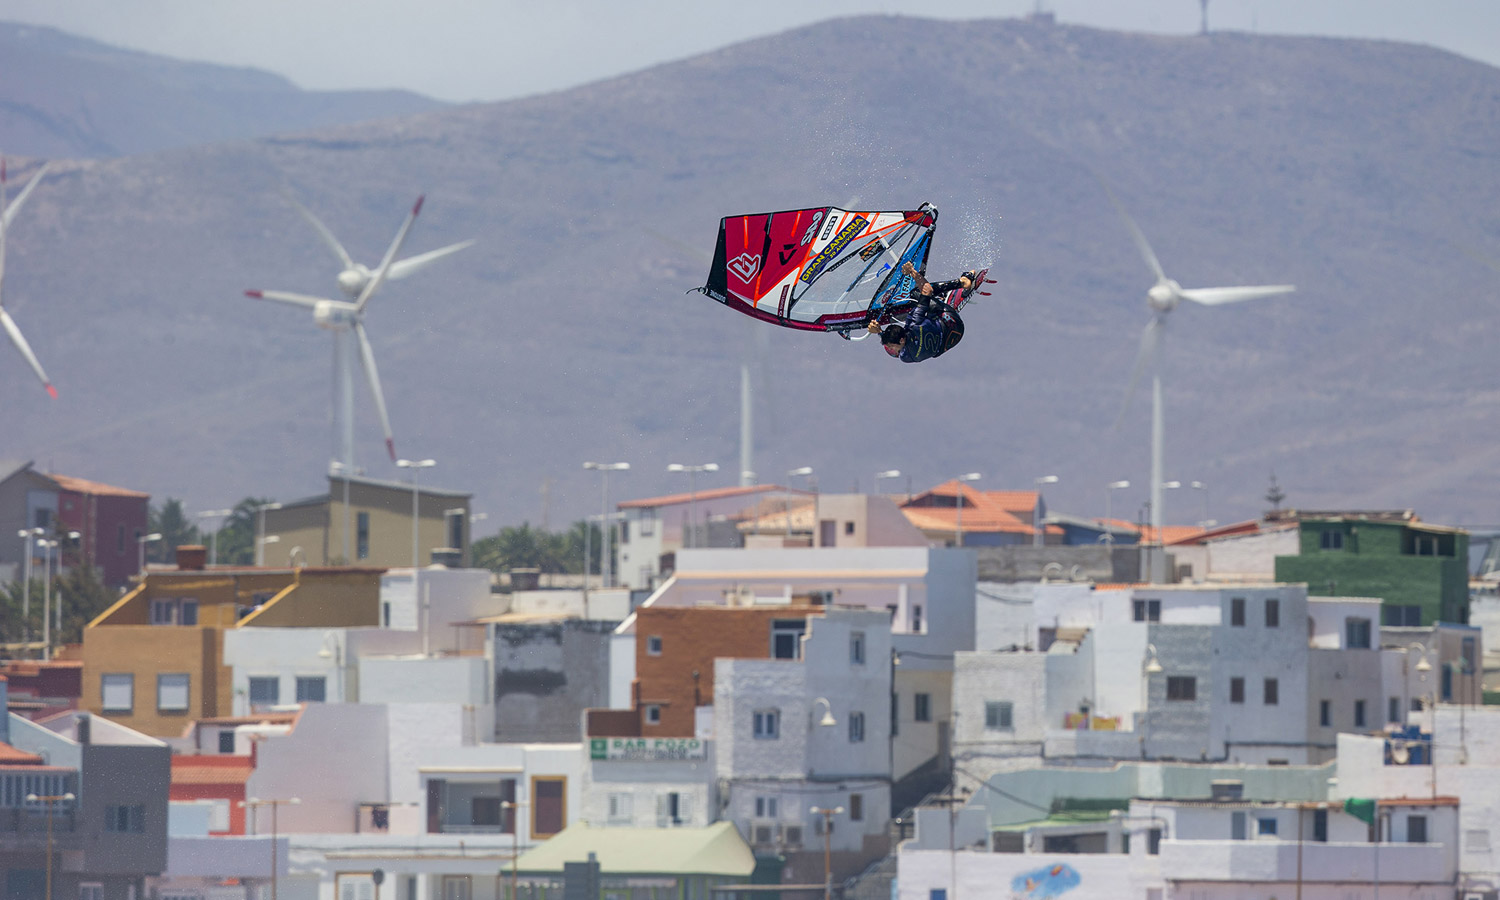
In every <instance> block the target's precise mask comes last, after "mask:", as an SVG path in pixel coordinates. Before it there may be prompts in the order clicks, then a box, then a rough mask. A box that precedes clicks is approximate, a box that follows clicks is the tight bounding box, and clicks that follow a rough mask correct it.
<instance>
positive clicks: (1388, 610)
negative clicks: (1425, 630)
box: [1380, 603, 1422, 627]
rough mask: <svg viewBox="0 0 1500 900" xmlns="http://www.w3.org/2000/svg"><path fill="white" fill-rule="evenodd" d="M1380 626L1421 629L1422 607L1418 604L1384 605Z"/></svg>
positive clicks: (1381, 611) (1382, 606)
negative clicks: (1404, 626)
mask: <svg viewBox="0 0 1500 900" xmlns="http://www.w3.org/2000/svg"><path fill="white" fill-rule="evenodd" d="M1380 624H1382V625H1395V626H1402V625H1409V626H1412V627H1419V626H1421V624H1422V607H1420V606H1418V605H1416V604H1410V605H1403V604H1389V603H1387V604H1382V605H1381V607H1380Z"/></svg>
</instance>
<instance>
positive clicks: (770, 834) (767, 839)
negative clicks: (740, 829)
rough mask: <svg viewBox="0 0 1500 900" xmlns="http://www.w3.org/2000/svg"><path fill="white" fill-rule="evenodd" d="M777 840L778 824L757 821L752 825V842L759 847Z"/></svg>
mask: <svg viewBox="0 0 1500 900" xmlns="http://www.w3.org/2000/svg"><path fill="white" fill-rule="evenodd" d="M775 841H776V826H774V825H772V824H771V823H769V822H757V823H754V824H752V825H751V826H750V843H751V844H754V845H755V846H757V847H768V846H770V845H771V844H773V843H775Z"/></svg>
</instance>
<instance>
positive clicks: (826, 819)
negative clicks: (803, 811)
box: [810, 806, 844, 900]
mask: <svg viewBox="0 0 1500 900" xmlns="http://www.w3.org/2000/svg"><path fill="white" fill-rule="evenodd" d="M843 811H844V808H843V807H842V806H835V807H832V808H829V807H826V806H814V807H813V808H812V809H811V810H810V812H811V813H812V814H813V815H815V816H822V817H823V900H833V817H834V816H836V815H838V814H839V813H841V812H843Z"/></svg>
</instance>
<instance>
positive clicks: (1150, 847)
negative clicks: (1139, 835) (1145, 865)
mask: <svg viewBox="0 0 1500 900" xmlns="http://www.w3.org/2000/svg"><path fill="white" fill-rule="evenodd" d="M1146 852H1147V853H1149V854H1151V855H1152V856H1157V855H1159V854H1160V853H1161V829H1160V828H1153V829H1151V830H1150V831H1148V832H1146Z"/></svg>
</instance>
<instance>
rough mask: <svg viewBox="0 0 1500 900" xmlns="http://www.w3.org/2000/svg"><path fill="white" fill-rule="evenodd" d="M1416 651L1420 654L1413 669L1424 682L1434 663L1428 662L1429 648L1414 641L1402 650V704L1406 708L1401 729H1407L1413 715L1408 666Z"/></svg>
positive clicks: (1402, 714)
mask: <svg viewBox="0 0 1500 900" xmlns="http://www.w3.org/2000/svg"><path fill="white" fill-rule="evenodd" d="M1413 650H1415V651H1417V653H1418V654H1419V655H1418V657H1417V664H1416V665H1415V666H1413V667H1412V668H1414V669H1416V670H1417V671H1418V672H1420V673H1421V674H1422V680H1423V681H1426V680H1427V673H1428V672H1431V671H1432V663H1430V662H1428V661H1427V647H1426V645H1424V644H1419V643H1417V642H1416V641H1412V642H1411V643H1410V644H1407V645H1406V646H1405V647H1403V648H1401V694H1402V697H1401V702H1402V704H1403V706H1404V708H1403V709H1402V710H1401V727H1403V728H1405V727H1406V719H1407V716H1409V715H1410V714H1411V680H1410V675H1409V674H1408V672H1407V664H1408V663H1409V662H1410V661H1411V652H1412V651H1413Z"/></svg>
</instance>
